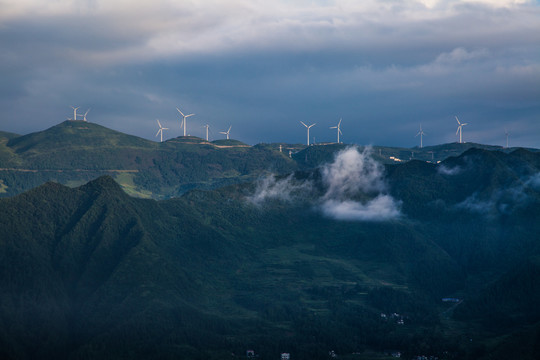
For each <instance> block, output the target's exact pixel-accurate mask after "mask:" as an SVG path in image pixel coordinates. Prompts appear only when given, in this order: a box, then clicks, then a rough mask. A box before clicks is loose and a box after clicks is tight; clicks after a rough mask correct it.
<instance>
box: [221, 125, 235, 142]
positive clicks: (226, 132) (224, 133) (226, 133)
mask: <svg viewBox="0 0 540 360" xmlns="http://www.w3.org/2000/svg"><path fill="white" fill-rule="evenodd" d="M231 128H232V125H231V126H229V130H227V131H220V132H219V133H220V134H223V135H227V140H229V133H230V132H231Z"/></svg>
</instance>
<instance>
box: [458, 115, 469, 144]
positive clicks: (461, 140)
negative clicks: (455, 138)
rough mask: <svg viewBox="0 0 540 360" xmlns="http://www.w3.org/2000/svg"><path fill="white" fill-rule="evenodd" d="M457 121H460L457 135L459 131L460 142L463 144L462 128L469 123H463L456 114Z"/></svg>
mask: <svg viewBox="0 0 540 360" xmlns="http://www.w3.org/2000/svg"><path fill="white" fill-rule="evenodd" d="M456 121H457V123H458V128H457V131H456V135H457V134H458V133H459V143H460V144H462V143H463V130H462V127H463V126H465V125H467V123H463V124H462V123H460V122H459V119H458V117H457V116H456Z"/></svg>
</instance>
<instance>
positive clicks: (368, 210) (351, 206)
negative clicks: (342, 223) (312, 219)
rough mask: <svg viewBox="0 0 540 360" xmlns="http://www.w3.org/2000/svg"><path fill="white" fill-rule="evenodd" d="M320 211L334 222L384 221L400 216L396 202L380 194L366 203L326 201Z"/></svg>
mask: <svg viewBox="0 0 540 360" xmlns="http://www.w3.org/2000/svg"><path fill="white" fill-rule="evenodd" d="M321 209H322V211H323V213H324V214H325V215H326V216H328V217H331V218H334V219H336V220H356V221H359V220H364V221H384V220H391V219H396V218H398V217H400V216H401V214H400V211H399V207H398V204H397V203H396V201H395V200H394V199H393V198H392V197H391V196H389V195H381V194H379V195H377V197H375V198H374V199H372V200H370V201H367V202H366V203H361V202H357V201H352V200H333V199H327V200H326V201H324V203H323V205H322V206H321Z"/></svg>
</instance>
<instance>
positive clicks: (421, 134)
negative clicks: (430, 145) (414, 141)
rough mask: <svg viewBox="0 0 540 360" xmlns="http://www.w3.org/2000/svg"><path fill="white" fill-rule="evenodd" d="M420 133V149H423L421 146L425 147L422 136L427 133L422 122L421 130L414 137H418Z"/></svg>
mask: <svg viewBox="0 0 540 360" xmlns="http://www.w3.org/2000/svg"><path fill="white" fill-rule="evenodd" d="M418 135H420V149H421V148H423V147H424V144H423V141H422V138H423V136H424V135H425V133H424V130H422V124H420V131H419V132H418V134H416V135H415V136H414V137H417V136H418Z"/></svg>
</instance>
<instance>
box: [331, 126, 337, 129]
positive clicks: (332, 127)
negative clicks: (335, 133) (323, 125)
mask: <svg viewBox="0 0 540 360" xmlns="http://www.w3.org/2000/svg"><path fill="white" fill-rule="evenodd" d="M337 128H338V127H337V126H330V129H337Z"/></svg>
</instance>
